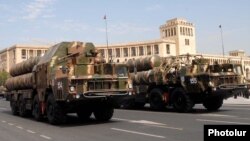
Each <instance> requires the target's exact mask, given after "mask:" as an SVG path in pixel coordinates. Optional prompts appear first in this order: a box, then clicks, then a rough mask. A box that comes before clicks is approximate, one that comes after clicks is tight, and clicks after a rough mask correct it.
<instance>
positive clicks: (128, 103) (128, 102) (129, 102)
mask: <svg viewBox="0 0 250 141" xmlns="http://www.w3.org/2000/svg"><path fill="white" fill-rule="evenodd" d="M120 108H123V109H133V108H135V100H134V99H127V98H124V99H123V100H122V101H121V104H120Z"/></svg>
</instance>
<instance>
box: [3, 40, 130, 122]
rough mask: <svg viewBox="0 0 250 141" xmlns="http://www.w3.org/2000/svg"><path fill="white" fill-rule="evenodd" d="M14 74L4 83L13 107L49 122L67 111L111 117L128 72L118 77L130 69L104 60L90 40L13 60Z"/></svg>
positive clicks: (62, 119)
mask: <svg viewBox="0 0 250 141" xmlns="http://www.w3.org/2000/svg"><path fill="white" fill-rule="evenodd" d="M118 68H119V69H118ZM124 68H125V69H124ZM118 72H119V73H118ZM10 74H11V76H12V77H11V78H9V79H8V80H7V82H6V84H5V86H6V88H7V89H8V94H9V95H10V106H11V110H12V113H13V114H14V115H20V116H22V117H25V116H28V115H33V117H34V118H35V119H36V120H38V121H40V120H42V119H44V118H45V117H47V119H48V121H49V123H51V124H60V123H63V122H65V121H66V114H67V113H77V115H78V117H79V118H81V119H83V120H85V119H88V118H89V117H90V116H91V114H92V113H93V114H94V116H95V118H96V119H97V120H100V121H108V120H109V119H111V118H112V116H113V112H114V106H115V104H116V102H115V100H114V98H115V97H119V96H123V95H126V94H127V85H128V82H127V79H126V77H118V74H119V75H126V74H127V72H126V66H124V67H117V66H116V64H114V63H105V60H104V59H103V58H102V57H101V55H100V54H99V53H98V52H97V50H96V48H95V47H94V45H93V44H92V43H83V42H62V43H59V44H56V45H54V46H52V47H51V48H50V49H49V50H48V51H47V52H46V54H45V55H44V56H43V57H37V58H31V59H29V60H27V61H24V62H21V63H19V64H17V65H14V66H13V67H12V68H11V69H10Z"/></svg>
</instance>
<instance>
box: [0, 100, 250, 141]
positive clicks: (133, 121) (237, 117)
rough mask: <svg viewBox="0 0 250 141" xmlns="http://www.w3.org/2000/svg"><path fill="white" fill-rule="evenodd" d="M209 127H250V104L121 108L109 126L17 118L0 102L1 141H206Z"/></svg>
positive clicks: (70, 117) (72, 118) (73, 118)
mask: <svg viewBox="0 0 250 141" xmlns="http://www.w3.org/2000/svg"><path fill="white" fill-rule="evenodd" d="M205 124H250V105H236V104H234V105H229V104H225V105H223V107H222V108H221V110H220V111H218V112H207V111H206V110H205V109H204V108H203V107H202V106H201V105H197V106H196V107H195V109H194V111H193V112H191V113H176V112H174V111H172V110H171V109H170V110H166V111H150V110H149V109H148V108H145V109H140V110H122V109H118V110H115V114H114V117H113V119H112V120H111V121H110V122H107V123H99V122H96V121H95V120H94V119H91V120H89V121H87V122H82V121H79V120H78V118H77V117H76V115H75V114H71V115H68V121H67V123H65V124H63V125H60V126H53V125H50V124H48V123H47V122H46V121H44V122H37V121H34V120H33V119H32V118H21V117H18V116H13V115H12V114H11V111H10V107H9V102H7V101H4V100H0V141H48V140H51V141H139V140H143V141H187V140H190V141H191V140H192V141H202V140H203V125H205Z"/></svg>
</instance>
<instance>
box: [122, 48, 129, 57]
mask: <svg viewBox="0 0 250 141" xmlns="http://www.w3.org/2000/svg"><path fill="white" fill-rule="evenodd" d="M123 57H128V48H123Z"/></svg>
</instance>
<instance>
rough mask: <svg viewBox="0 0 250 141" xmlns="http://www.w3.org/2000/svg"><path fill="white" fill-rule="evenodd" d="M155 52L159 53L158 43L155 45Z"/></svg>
mask: <svg viewBox="0 0 250 141" xmlns="http://www.w3.org/2000/svg"><path fill="white" fill-rule="evenodd" d="M154 54H159V47H158V45H154Z"/></svg>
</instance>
